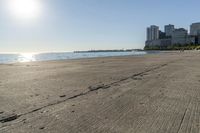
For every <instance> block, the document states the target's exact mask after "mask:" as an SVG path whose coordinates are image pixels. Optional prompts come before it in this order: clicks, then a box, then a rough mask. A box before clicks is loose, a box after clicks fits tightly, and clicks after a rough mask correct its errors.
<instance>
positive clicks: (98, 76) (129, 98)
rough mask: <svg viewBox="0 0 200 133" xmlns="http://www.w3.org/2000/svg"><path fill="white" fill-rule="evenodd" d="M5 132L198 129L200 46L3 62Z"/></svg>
mask: <svg viewBox="0 0 200 133" xmlns="http://www.w3.org/2000/svg"><path fill="white" fill-rule="evenodd" d="M0 132H1V133H40V132H41V133H133V132H134V133H199V132H200V52H197V51H196V52H184V53H180V52H169V53H161V54H155V55H145V56H124V57H106V58H94V59H80V60H66V61H48V62H32V63H17V64H9V65H5V64H4V65H3V64H2V65H0Z"/></svg>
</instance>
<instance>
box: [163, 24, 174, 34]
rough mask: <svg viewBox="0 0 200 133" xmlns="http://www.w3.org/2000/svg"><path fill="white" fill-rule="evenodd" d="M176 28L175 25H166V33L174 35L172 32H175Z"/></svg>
mask: <svg viewBox="0 0 200 133" xmlns="http://www.w3.org/2000/svg"><path fill="white" fill-rule="evenodd" d="M174 30H175V28H174V25H171V24H169V25H165V34H166V36H172V33H173V32H174Z"/></svg>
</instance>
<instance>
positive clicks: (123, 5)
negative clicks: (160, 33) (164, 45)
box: [0, 0, 200, 52]
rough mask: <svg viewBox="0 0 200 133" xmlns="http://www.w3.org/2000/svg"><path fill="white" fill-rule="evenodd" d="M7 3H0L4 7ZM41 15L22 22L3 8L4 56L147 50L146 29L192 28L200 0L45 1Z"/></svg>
mask: <svg viewBox="0 0 200 133" xmlns="http://www.w3.org/2000/svg"><path fill="white" fill-rule="evenodd" d="M3 1H5V0H0V2H1V4H0V5H1V6H5V5H4V2H3ZM41 3H42V4H43V9H44V11H43V13H42V15H41V16H40V18H38V19H37V20H35V21H34V22H33V23H30V22H27V23H24V24H21V23H19V22H17V20H15V19H13V18H11V16H10V15H9V13H8V12H6V11H5V10H4V8H2V7H1V10H0V52H47V51H49V52H50V51H73V50H88V49H120V48H125V49H126V48H143V47H144V42H145V39H146V27H147V26H149V25H151V24H155V25H158V26H160V28H161V29H163V25H165V24H174V25H175V26H176V27H184V28H186V29H189V25H190V24H191V23H193V22H199V21H200V15H199V12H200V9H199V5H200V1H199V0H41Z"/></svg>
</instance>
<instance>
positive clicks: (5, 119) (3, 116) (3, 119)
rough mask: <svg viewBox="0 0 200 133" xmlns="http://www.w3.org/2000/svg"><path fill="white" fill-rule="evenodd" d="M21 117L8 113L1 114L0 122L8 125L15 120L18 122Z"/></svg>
mask: <svg viewBox="0 0 200 133" xmlns="http://www.w3.org/2000/svg"><path fill="white" fill-rule="evenodd" d="M18 117H19V116H18V115H17V114H14V113H13V114H7V113H2V114H0V122H1V123H6V122H10V121H13V120H16V119H17V118H18Z"/></svg>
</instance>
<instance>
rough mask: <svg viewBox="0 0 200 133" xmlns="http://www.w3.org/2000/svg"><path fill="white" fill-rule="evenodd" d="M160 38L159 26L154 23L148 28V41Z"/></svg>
mask: <svg viewBox="0 0 200 133" xmlns="http://www.w3.org/2000/svg"><path fill="white" fill-rule="evenodd" d="M157 39H159V27H158V26H155V25H152V26H150V27H148V28H147V41H152V40H157Z"/></svg>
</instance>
